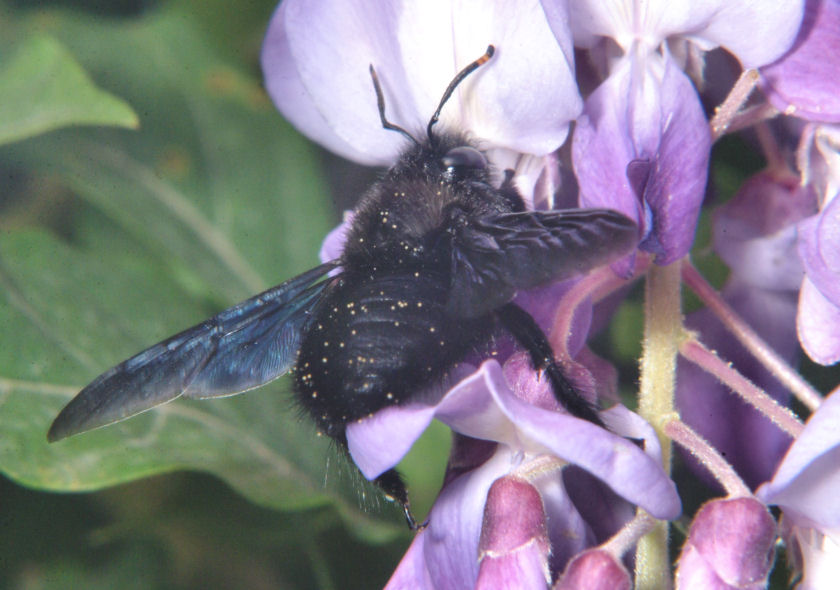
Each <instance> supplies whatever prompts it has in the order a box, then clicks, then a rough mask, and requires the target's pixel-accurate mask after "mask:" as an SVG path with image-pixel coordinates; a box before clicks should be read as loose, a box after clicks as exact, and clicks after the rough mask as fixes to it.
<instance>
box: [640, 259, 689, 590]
mask: <svg viewBox="0 0 840 590" xmlns="http://www.w3.org/2000/svg"><path fill="white" fill-rule="evenodd" d="M680 266H681V264H680V263H679V262H678V263H674V264H671V265H669V266H656V265H653V266H652V267H651V268H650V271H649V272H648V275H647V282H646V284H645V333H644V346H643V350H642V360H641V379H640V390H639V414H640V415H641V416H642V418H644V419H645V420H647V421H648V422H650V424H651V425H652V426H653V427H654V429H655V430H656V433H657V435H658V436H659V442H660V444H661V445H662V462H663V467H664V468H665V471H666V473H670V472H671V441H670V439H669V438H668V437H667V436H666V435H665V432H664V426H665V424H666V422H667V421H668V420H669V419H670V418H671V417H673V416H674V388H675V383H676V371H677V355H678V353H679V345H680V342H681V340H682V338H683V336H684V332H683V325H682V308H681V293H680ZM670 587H671V571H670V558H669V556H668V525H667V523H665V522H660V523H659V524H658V525H657V526H656V527H655V528H654V530H652V531H651V532H650V533H648V534H647V535H645V537H644V538H642V540H641V541H640V542H639V545H638V547H637V549H636V588H637V589H638V590H661V589H663V588H670Z"/></svg>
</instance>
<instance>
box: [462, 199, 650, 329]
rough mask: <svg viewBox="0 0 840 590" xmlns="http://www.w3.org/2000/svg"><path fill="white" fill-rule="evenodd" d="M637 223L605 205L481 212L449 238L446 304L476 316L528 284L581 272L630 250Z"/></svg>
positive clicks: (537, 283)
mask: <svg viewBox="0 0 840 590" xmlns="http://www.w3.org/2000/svg"><path fill="white" fill-rule="evenodd" d="M637 241H638V228H637V227H636V224H635V223H633V222H632V221H631V220H630V219H628V218H627V217H625V216H624V215H622V214H621V213H618V212H617V211H613V210H610V209H568V210H559V211H523V212H519V213H504V214H501V215H496V216H491V217H485V218H481V219H478V220H476V221H475V222H473V223H470V224H467V225H465V226H463V227H461V228H459V230H458V233H457V234H456V236H455V238H454V240H453V248H452V267H451V270H452V275H451V276H452V282H451V291H450V294H449V301H448V302H447V309H448V311H449V312H450V313H452V314H453V315H457V316H458V317H478V316H480V315H483V314H485V313H489V312H491V311H493V310H494V309H496V308H498V307H500V306H501V305H504V304H505V303H507V302H509V301H510V300H511V299H513V297H514V295H516V292H517V291H518V290H520V289H529V288H532V287H537V286H539V285H543V284H546V283H550V282H553V281H557V280H562V279H567V278H570V277H572V276H575V275H577V274H582V273H584V272H586V271H588V270H590V269H592V268H595V267H597V266H600V265H602V264H606V263H608V262H611V261H613V260H615V259H616V258H618V257H619V256H620V255H622V254H624V253H626V252H628V251H629V250H630V249H632V248H633V247H634V246H635V245H636V243H637Z"/></svg>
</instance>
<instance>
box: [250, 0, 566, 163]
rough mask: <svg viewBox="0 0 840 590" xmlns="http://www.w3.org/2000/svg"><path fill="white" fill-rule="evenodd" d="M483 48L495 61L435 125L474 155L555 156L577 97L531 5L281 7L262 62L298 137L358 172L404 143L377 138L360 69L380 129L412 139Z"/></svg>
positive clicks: (334, 2)
mask: <svg viewBox="0 0 840 590" xmlns="http://www.w3.org/2000/svg"><path fill="white" fill-rule="evenodd" d="M454 31H458V34H457V35H455V34H453V32H454ZM522 31H527V35H523V34H522ZM489 44H494V45H495V46H496V49H497V51H496V55H495V56H494V57H493V59H492V61H491V62H490V63H488V64H487V65H486V66H485V67H483V68H482V69H481V70H480V71H478V72H476V73H474V74H473V75H471V76H470V78H468V79H467V80H465V81H464V83H463V84H461V85H460V86H459V88H458V91H456V94H455V96H453V98H452V100H451V101H450V102H451V104H449V103H448V104H447V106H446V108H445V109H444V110H443V112H442V114H441V126H442V127H447V126H448V127H450V128H455V129H459V130H462V131H466V132H468V133H470V134H471V135H473V136H474V137H475V138H476V139H479V140H481V141H483V142H485V143H486V145H485V146H484V147H506V148H510V149H513V150H515V151H518V152H527V153H534V154H539V155H542V154H546V153H549V152H551V151H553V150H555V149H557V147H559V146H560V144H562V142H563V141H564V139H565V137H566V134H567V131H568V123H569V121H570V120H571V119H572V118H574V117H575V116H576V115H577V113H578V112H579V110H580V97H579V95H578V94H577V87H576V85H575V84H574V73H573V66H572V58H571V55H569V56H568V57H567V54H566V53H564V51H563V50H562V48H561V47H560V46H559V45H558V44H557V43H556V41H555V39H554V36H553V34H552V32H551V29H550V28H549V26H548V23H547V21H546V19H545V15H544V13H543V11H542V8H541V6H540V5H539V2H538V1H537V0H528V1H527V2H525V3H517V4H516V5H513V4H510V3H494V4H491V5H487V4H486V3H484V2H480V1H479V0H465V1H463V2H459V3H457V4H455V5H453V4H451V3H448V2H444V1H443V0H435V1H429V2H422V3H421V2H362V1H359V0H354V1H348V0H314V1H311V2H302V1H299V0H286V1H285V2H283V3H282V4H281V5H280V8H279V9H278V10H277V12H276V13H275V15H274V17H273V19H272V22H271V24H270V26H269V30H268V34H267V36H266V41H265V46H264V50H263V59H262V61H263V69H264V71H265V75H266V81H267V86H268V88H269V92H270V94H271V96H272V98H273V99H274V101H275V103H276V104H277V106H278V108H279V109H280V110H281V112H282V113H283V114H284V115H285V116H286V117H287V118H288V119H289V120H290V121H292V123H293V124H294V125H295V126H296V127H298V129H300V130H301V131H302V132H303V133H305V134H308V135H309V134H311V136H312V137H313V139H316V141H322V142H323V143H324V145H325V146H326V147H327V148H329V149H332V150H334V151H336V152H338V153H339V154H341V155H344V156H346V157H350V158H351V159H353V160H355V161H358V162H360V163H364V164H388V163H391V162H393V161H394V160H395V159H396V157H397V156H398V155H399V153H400V152H401V150H402V149H403V146H404V143H405V138H404V137H402V136H400V135H399V134H397V133H394V132H391V131H388V130H386V129H383V128H382V125H381V123H380V121H379V114H378V112H377V106H376V97H375V95H374V91H373V86H372V83H371V79H370V74H369V73H368V66H369V65H371V64H372V65H373V66H374V67H375V68H376V71H377V74H378V76H379V79H380V81H381V83H382V87H383V91H384V94H385V101H386V112H387V116H388V119H389V120H391V121H392V122H394V123H395V124H397V125H400V126H402V127H404V128H406V129H407V130H408V131H409V132H411V133H413V134H415V136H417V137H418V138H423V137H424V136H425V127H426V124H427V122H428V120H429V118H430V117H431V115H432V113H433V112H434V110H435V108H436V107H437V104H438V102H439V101H440V98H441V96H442V94H443V91H444V89H445V88H446V87H447V85H448V84H449V82H450V81H451V80H452V78H453V77H454V75H455V74H456V73H457V72H458V71H459V70H460V69H461V68H463V67H464V66H466V65H467V64H468V63H470V62H471V61H473V60H474V59H476V58H478V57H479V56H481V55H482V53H483V52H484V50H485V49H486V47H487V46H488V45H489ZM338 60H341V61H342V63H341V65H337V62H338Z"/></svg>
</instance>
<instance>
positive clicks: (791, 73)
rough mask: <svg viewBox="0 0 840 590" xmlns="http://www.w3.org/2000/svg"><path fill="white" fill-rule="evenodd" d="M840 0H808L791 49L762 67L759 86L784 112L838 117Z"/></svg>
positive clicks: (834, 119) (815, 118)
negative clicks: (839, 27)
mask: <svg viewBox="0 0 840 590" xmlns="http://www.w3.org/2000/svg"><path fill="white" fill-rule="evenodd" d="M838 22H840V2H838V0H808V1H807V2H806V3H805V11H804V16H803V18H802V26H801V27H800V28H799V33H798V34H797V36H796V40H795V41H794V43H793V46H792V47H791V49H790V51H788V52H787V53H786V54H785V55H784V56H782V57H781V58H780V59H779V60H778V61H776V62H774V63H772V64H770V65H768V66H766V67H763V68H761V70H760V72H761V76H762V85H761V87H762V90H763V91H764V93H765V94H766V96H767V99H768V100H769V101H770V103H771V104H773V105H774V106H775V107H776V108H777V109H779V110H780V111H781V112H783V113H785V114H786V115H793V116H795V117H799V118H802V119H806V120H809V121H823V122H829V123H836V122H839V121H840V78H838V77H837V69H838V68H840V30H838V26H837V24H838Z"/></svg>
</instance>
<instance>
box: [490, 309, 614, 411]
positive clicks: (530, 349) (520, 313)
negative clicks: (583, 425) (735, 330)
mask: <svg viewBox="0 0 840 590" xmlns="http://www.w3.org/2000/svg"><path fill="white" fill-rule="evenodd" d="M495 313H496V317H497V318H498V319H499V321H501V323H502V326H504V328H505V329H506V330H507V331H508V332H510V333H511V335H512V336H513V337H514V339H516V341H517V342H518V343H519V345H520V346H522V347H523V348H524V349H525V350H526V352H527V353H528V354H529V355H530V356H531V364H532V365H533V366H534V369H535V370H536V371H543V373H544V374H545V375H546V377H548V381H549V383H551V389H552V391H553V392H554V397H556V398H557V401H559V402H560V404H562V406H563V407H564V408H566V410H568V412H569V413H570V414H572V415H573V416H577V417H578V418H583V419H584V420H588V421H589V422H592V423H593V424H597V425H598V426H604V423H603V422H602V421H601V419H600V418H599V417H598V413H597V411H596V408H595V407H594V406H593V405H592V404H591V403H589V402H588V401H587V400H586V399H584V398H583V397H581V395H580V394H579V393H578V392H577V391H576V390H575V388H574V387H573V386H572V384H571V383H569V381H568V380H567V379H566V378H565V377H564V376H563V372H562V371H561V369H560V365H559V364H558V363H557V361H556V360H555V358H554V351H553V350H552V349H551V344H550V343H549V342H548V338H546V336H545V334H544V333H543V331H542V329H541V328H540V327H539V325H538V324H537V322H536V321H535V320H534V318H532V317H531V314H529V313H528V312H527V311H525V310H524V309H522V308H521V307H519V306H518V305H516V304H515V303H507V304H505V305H503V306H502V307H500V308H499V309H497V310H496V312H495Z"/></svg>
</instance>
